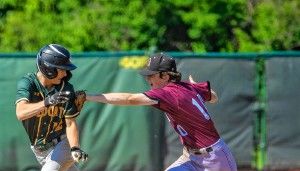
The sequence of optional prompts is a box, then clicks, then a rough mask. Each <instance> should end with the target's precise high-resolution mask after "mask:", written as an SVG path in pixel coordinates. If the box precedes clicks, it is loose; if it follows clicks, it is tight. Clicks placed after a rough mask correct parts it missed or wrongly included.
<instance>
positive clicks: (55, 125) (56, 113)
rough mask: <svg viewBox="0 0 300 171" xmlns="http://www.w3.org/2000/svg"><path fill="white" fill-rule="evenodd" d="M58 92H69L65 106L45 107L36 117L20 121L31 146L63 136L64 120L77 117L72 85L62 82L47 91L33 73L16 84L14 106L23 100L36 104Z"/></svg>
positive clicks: (64, 130)
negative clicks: (68, 98)
mask: <svg viewBox="0 0 300 171" xmlns="http://www.w3.org/2000/svg"><path fill="white" fill-rule="evenodd" d="M58 91H70V92H71V96H70V97H71V98H70V100H69V101H68V102H67V103H65V104H58V105H55V106H49V107H46V108H45V109H44V110H43V111H41V112H40V113H38V114H37V115H36V116H34V117H32V118H29V119H26V120H23V121H22V123H23V126H24V128H25V130H26V132H27V134H28V136H29V139H30V142H31V144H32V145H36V144H45V143H47V142H50V141H51V140H52V139H54V138H57V137H59V136H60V135H62V134H65V132H66V122H65V118H74V117H76V116H78V115H79V112H78V110H77V107H76V105H75V92H74V88H73V85H72V84H70V83H69V82H64V81H62V83H61V84H59V85H55V86H54V87H53V88H52V89H51V90H48V89H46V88H45V87H44V86H43V85H42V84H41V83H40V82H39V80H38V78H37V76H36V74H35V73H29V74H27V75H25V76H24V77H22V78H21V79H20V80H19V82H18V84H17V94H16V104H17V103H18V102H20V101H23V100H25V101H28V102H30V103H37V102H40V101H43V100H44V99H45V97H48V96H50V95H53V94H54V93H56V92H58Z"/></svg>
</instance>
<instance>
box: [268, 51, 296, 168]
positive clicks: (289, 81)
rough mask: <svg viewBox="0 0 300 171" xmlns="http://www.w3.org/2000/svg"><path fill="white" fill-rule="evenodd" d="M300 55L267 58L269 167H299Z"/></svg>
mask: <svg viewBox="0 0 300 171" xmlns="http://www.w3.org/2000/svg"><path fill="white" fill-rule="evenodd" d="M299 66H300V58H295V57H291V56H286V58H280V57H274V58H271V59H267V60H266V80H267V81H266V83H267V108H266V109H267V110H266V111H267V135H268V136H267V164H266V168H270V169H277V168H280V169H283V170H284V169H285V170H287V169H288V168H300V90H299V88H300V67H299Z"/></svg>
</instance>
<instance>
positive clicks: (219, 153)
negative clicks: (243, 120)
mask: <svg viewBox="0 0 300 171" xmlns="http://www.w3.org/2000/svg"><path fill="white" fill-rule="evenodd" d="M190 158H191V160H192V161H194V163H197V167H199V169H202V170H203V168H204V171H212V170H213V171H237V167H236V163H235V160H234V158H233V156H232V154H231V152H230V150H229V148H228V147H227V145H226V144H225V143H224V142H223V140H220V141H219V142H218V143H217V144H216V145H215V146H213V151H211V152H209V153H208V154H202V155H190Z"/></svg>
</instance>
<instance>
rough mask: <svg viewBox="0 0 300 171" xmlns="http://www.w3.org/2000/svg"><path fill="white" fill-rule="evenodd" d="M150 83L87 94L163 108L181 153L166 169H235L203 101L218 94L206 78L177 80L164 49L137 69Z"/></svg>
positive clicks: (117, 102)
mask: <svg viewBox="0 0 300 171" xmlns="http://www.w3.org/2000/svg"><path fill="white" fill-rule="evenodd" d="M140 74H141V75H143V76H145V78H146V80H147V81H148V83H149V84H150V86H151V90H149V91H146V92H144V93H136V94H130V93H108V94H97V95H88V96H87V100H88V101H94V102H100V103H109V104H115V105H152V106H153V107H155V108H158V109H160V110H162V111H164V112H165V114H166V116H167V118H168V120H169V122H170V123H171V125H172V127H173V128H174V129H175V131H176V132H177V133H178V134H179V137H180V140H181V143H182V144H183V154H182V156H180V157H179V158H178V160H177V161H175V162H174V163H173V164H172V165H171V166H169V167H168V168H167V169H166V170H167V171H236V170H237V167H236V163H235V160H234V158H233V156H232V154H231V152H230V150H229V148H228V147H227V145H226V144H225V142H224V141H223V140H222V138H220V135H219V134H218V132H217V130H216V128H215V126H214V123H213V121H212V120H211V118H210V116H209V113H208V111H207V108H206V107H205V102H210V103H215V102H217V100H218V98H217V95H216V93H215V92H214V91H213V90H212V89H211V88H210V83H209V82H200V83H196V82H194V81H193V79H192V77H191V76H190V81H189V82H183V81H181V73H179V72H177V70H176V63H175V60H174V59H173V58H172V57H170V56H168V55H167V54H164V53H158V54H154V55H152V56H151V57H150V59H149V62H148V66H147V67H146V68H145V69H143V70H141V71H140Z"/></svg>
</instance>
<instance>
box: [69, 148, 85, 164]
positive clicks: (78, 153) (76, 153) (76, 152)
mask: <svg viewBox="0 0 300 171" xmlns="http://www.w3.org/2000/svg"><path fill="white" fill-rule="evenodd" d="M71 154H72V157H73V160H74V161H76V162H80V161H82V162H85V161H87V159H88V154H87V153H85V152H84V151H82V150H81V149H80V148H79V147H72V148H71Z"/></svg>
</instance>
